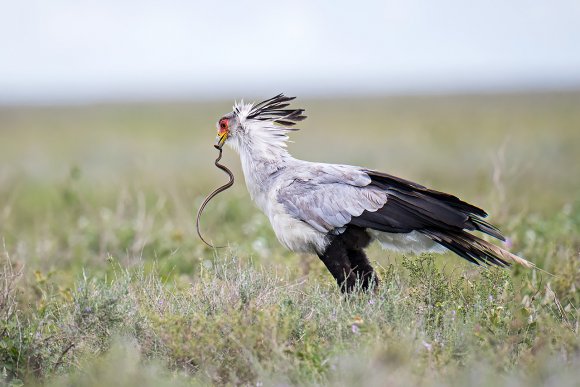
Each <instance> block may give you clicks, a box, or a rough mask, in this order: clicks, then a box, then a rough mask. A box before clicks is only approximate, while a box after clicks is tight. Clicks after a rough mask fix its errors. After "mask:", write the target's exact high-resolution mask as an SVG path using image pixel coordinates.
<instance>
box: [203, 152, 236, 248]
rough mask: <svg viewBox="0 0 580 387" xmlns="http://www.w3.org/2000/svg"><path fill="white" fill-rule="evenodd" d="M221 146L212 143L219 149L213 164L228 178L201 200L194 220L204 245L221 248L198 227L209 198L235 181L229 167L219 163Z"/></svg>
mask: <svg viewBox="0 0 580 387" xmlns="http://www.w3.org/2000/svg"><path fill="white" fill-rule="evenodd" d="M222 147H223V144H222V146H219V145H214V148H216V149H217V150H218V151H219V154H218V157H217V159H215V162H214V164H215V166H216V167H218V168H219V169H221V170H222V171H224V172H225V173H226V174H227V175H228V177H229V179H230V180H229V181H228V182H227V183H226V184H224V185H222V186H221V187H218V188H216V189H215V190H214V191H213V192H212V193H210V194H209V195H207V197H206V198H205V200H204V201H203V203H202V204H201V206H200V207H199V210H198V211H197V219H196V221H195V228H196V230H197V235H198V236H199V239H201V240H202V242H203V243H205V244H206V245H208V246H209V247H211V248H212V249H223V248H224V247H225V246H214V245H212V244H211V243H209V242H208V241H206V240H205V239H204V238H203V236H202V235H201V230H200V227H199V221H200V219H201V214H202V212H203V210H204V208H205V206H207V204H208V203H209V201H210V200H211V199H213V198H214V197H216V196H217V195H218V194H220V193H222V192H224V191H225V190H227V189H228V188H230V187H231V186H232V185H234V181H235V178H234V174H233V173H232V171H230V170H229V168H228V167H226V166H225V165H223V164H220V160H221V158H222V153H223V149H222Z"/></svg>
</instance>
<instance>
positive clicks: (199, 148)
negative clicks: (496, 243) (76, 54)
mask: <svg viewBox="0 0 580 387" xmlns="http://www.w3.org/2000/svg"><path fill="white" fill-rule="evenodd" d="M579 103H580V94H577V93H560V94H557V93H554V94H531V95H501V96H492V95H490V96H457V97H405V98H403V97H401V98H384V99H374V100H337V101H302V102H301V104H302V105H303V106H304V107H306V108H307V109H308V113H309V115H310V116H311V117H310V118H309V120H307V121H306V122H305V123H304V124H303V125H302V127H303V129H304V130H303V131H301V132H298V133H297V134H296V135H295V136H294V137H293V139H294V140H295V141H296V144H291V151H292V152H293V153H294V154H295V155H296V156H297V157H302V158H306V159H311V160H319V161H330V162H343V163H350V164H361V165H365V166H368V167H372V168H377V169H381V170H385V171H387V172H390V173H394V174H398V175H401V176H403V177H406V178H410V179H414V180H417V181H419V182H422V183H425V184H428V185H430V186H432V187H434V188H436V189H441V190H446V191H450V192H453V193H457V194H458V195H459V196H461V197H462V198H464V199H467V200H469V201H471V202H474V203H476V204H478V205H481V206H482V207H484V208H486V209H488V210H489V211H490V212H491V213H492V221H493V222H495V223H497V224H498V225H499V226H500V227H501V228H502V230H503V231H504V232H505V233H506V234H507V235H508V236H509V238H510V241H509V243H510V244H511V246H512V247H511V249H512V251H514V252H516V253H519V254H521V255H523V256H525V257H526V258H528V259H530V260H532V261H534V262H535V263H537V264H538V266H540V267H542V268H543V269H545V270H548V271H550V272H551V273H554V274H556V276H550V275H548V274H545V273H543V272H541V271H527V270H522V269H521V268H514V269H511V270H508V271H502V270H496V269H485V268H477V267H474V266H470V265H468V264H466V263H464V262H463V261H461V260H460V259H459V258H457V257H455V256H453V255H452V254H446V255H443V256H430V255H424V256H421V257H406V256H401V255H399V254H395V253H391V252H384V251H381V250H379V249H378V248H376V247H375V248H373V249H371V252H370V255H371V257H372V259H373V261H375V265H376V266H377V267H378V271H379V274H380V276H381V279H382V285H381V287H380V288H379V289H377V291H376V292H375V293H371V294H366V293H361V294H355V295H351V296H347V297H344V296H342V295H340V293H339V292H338V290H337V288H336V286H335V284H333V281H332V278H331V277H330V275H329V274H328V273H326V271H325V269H324V267H323V265H322V264H321V263H320V262H319V261H318V259H317V258H316V257H312V256H301V255H296V254H292V253H289V252H287V251H285V250H284V249H283V248H282V247H281V246H280V245H279V244H278V242H277V241H276V238H275V236H274V235H273V233H272V231H271V229H270V226H269V224H268V221H267V219H266V218H265V217H264V216H263V215H262V214H260V213H259V212H258V211H257V210H256V209H255V208H254V207H253V206H252V205H251V204H250V200H249V198H248V195H247V193H246V192H245V188H244V186H243V183H241V181H242V180H243V179H241V178H238V181H239V182H240V183H237V184H236V186H235V188H234V189H233V190H232V191H228V193H226V194H223V196H220V197H219V198H218V199H217V200H215V201H214V202H212V204H211V205H210V207H208V211H207V212H206V214H205V215H204V218H203V228H204V230H205V234H206V235H208V237H210V239H212V240H214V241H215V242H216V243H220V242H226V243H228V244H229V247H228V248H227V249H225V250H220V251H212V250H210V249H207V248H206V247H204V245H202V244H201V243H200V241H199V240H198V239H197V236H196V234H195V229H194V224H193V221H194V218H193V217H194V215H195V211H196V210H197V207H198V206H199V204H200V203H201V200H202V199H203V196H204V195H205V194H206V193H207V192H209V190H210V189H211V188H213V187H215V186H216V185H218V184H219V183H220V182H221V181H222V179H223V177H222V176H221V174H219V173H218V171H217V170H215V169H214V168H213V165H212V163H213V159H214V158H215V156H216V155H215V153H214V151H215V150H214V149H213V148H212V147H211V144H212V141H213V137H214V132H213V123H214V122H215V121H216V119H217V118H218V117H219V115H220V114H222V113H224V112H226V111H227V110H228V107H229V105H230V104H229V103H206V104H193V103H192V104H185V103H183V104H177V103H174V104H164V105H163V104H159V105H127V106H120V105H119V106H116V105H101V106H77V107H58V108H55V107H50V108H49V107H47V108H30V107H28V108H0V134H1V136H2V139H3V141H2V142H1V143H0V238H1V240H2V246H1V247H0V260H1V262H0V263H1V270H0V285H1V286H0V332H2V336H1V337H0V372H2V375H1V376H0V380H2V381H1V383H3V384H7V385H13V386H17V385H22V384H26V385H58V386H61V385H75V386H78V385H83V386H93V385H95V386H96V385H103V384H106V383H108V384H116V385H135V386H136V385H139V386H145V385H151V386H157V385H207V384H220V385H222V384H226V385H238V384H242V385H250V384H251V385H278V384H283V385H288V384H291V385H295V384H297V385H303V384H304V385H319V384H325V385H326V384H329V385H337V386H342V385H344V386H351V385H410V384H411V385H424V386H435V385H465V384H468V383H469V384H490V385H491V384H497V385H559V386H560V385H575V384H576V383H577V382H576V381H577V379H578V377H579V376H580V375H579V374H578V372H579V371H578V366H579V365H580V357H579V356H580V341H579V337H578V321H579V317H580V316H579V313H578V307H579V306H580V291H579V290H578V289H580V260H579V250H580V200H579V199H580V196H579V193H580V180H579V179H577V178H576V177H577V176H580V153H579V152H577V149H579V147H580V134H579V133H580V132H579V131H578V128H579V127H580V111H579V110H578V109H577V106H579ZM315 128H318V129H315ZM336 149H341V152H336ZM232 153H233V152H231V151H230V152H227V153H226V154H225V162H226V163H227V164H228V165H230V166H233V167H234V172H235V173H236V174H237V176H238V177H241V171H240V170H239V163H238V161H237V157H236V156H235V155H234V154H232ZM411 161H412V162H411Z"/></svg>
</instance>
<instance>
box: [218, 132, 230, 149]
mask: <svg viewBox="0 0 580 387" xmlns="http://www.w3.org/2000/svg"><path fill="white" fill-rule="evenodd" d="M227 139H228V132H223V133H221V134H219V133H218V135H217V137H216V145H215V147H216V148H218V149H222V147H223V146H224V143H225V142H226V140H227Z"/></svg>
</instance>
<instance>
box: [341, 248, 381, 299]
mask: <svg viewBox="0 0 580 387" xmlns="http://www.w3.org/2000/svg"><path fill="white" fill-rule="evenodd" d="M347 254H348V259H349V260H350V265H351V267H352V270H353V271H354V274H355V277H356V278H358V280H359V281H361V286H362V288H363V290H368V289H369V287H371V285H372V286H374V288H375V289H376V287H377V286H378V285H379V279H378V278H377V276H376V274H375V271H374V270H373V267H372V266H371V263H370V262H369V259H368V258H367V256H366V254H365V252H364V251H363V250H347Z"/></svg>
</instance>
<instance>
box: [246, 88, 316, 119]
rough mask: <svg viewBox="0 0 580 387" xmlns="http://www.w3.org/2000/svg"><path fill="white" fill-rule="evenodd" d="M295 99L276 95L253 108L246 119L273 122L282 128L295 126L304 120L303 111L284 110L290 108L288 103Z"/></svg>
mask: <svg viewBox="0 0 580 387" xmlns="http://www.w3.org/2000/svg"><path fill="white" fill-rule="evenodd" d="M295 98H296V97H286V96H285V95H284V94H278V95H277V96H275V97H272V98H270V99H267V100H265V101H262V102H260V103H258V104H256V105H255V106H253V107H252V110H251V111H250V114H248V118H251V119H255V120H261V121H274V122H276V123H277V124H280V125H284V126H293V125H296V123H297V122H298V121H302V120H303V119H305V118H306V116H305V115H304V114H303V113H304V109H285V108H286V107H288V106H290V104H289V103H288V102H290V101H292V100H293V99H295Z"/></svg>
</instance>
